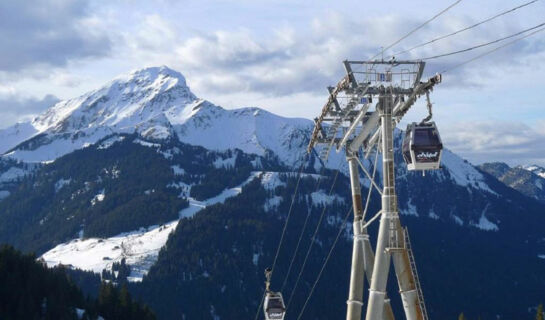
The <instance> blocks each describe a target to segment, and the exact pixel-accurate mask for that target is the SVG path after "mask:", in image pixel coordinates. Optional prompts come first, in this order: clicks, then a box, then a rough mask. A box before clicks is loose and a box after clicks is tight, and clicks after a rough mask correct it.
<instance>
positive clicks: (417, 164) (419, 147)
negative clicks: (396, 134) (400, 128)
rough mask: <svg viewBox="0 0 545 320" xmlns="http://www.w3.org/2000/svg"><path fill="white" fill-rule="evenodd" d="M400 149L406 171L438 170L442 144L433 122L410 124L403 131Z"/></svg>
mask: <svg viewBox="0 0 545 320" xmlns="http://www.w3.org/2000/svg"><path fill="white" fill-rule="evenodd" d="M402 149H403V159H404V160H405V163H407V169H409V170H436V169H439V167H440V164H441V153H442V150H443V144H442V143H441V137H440V136H439V131H438V130H437V126H436V125H435V122H427V123H416V122H413V123H410V124H409V125H408V126H407V131H405V137H404V139H403V148H402Z"/></svg>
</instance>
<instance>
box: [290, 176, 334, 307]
mask: <svg viewBox="0 0 545 320" xmlns="http://www.w3.org/2000/svg"><path fill="white" fill-rule="evenodd" d="M340 169H341V166H340V165H339V168H338V169H337V172H336V173H335V177H334V178H333V182H332V184H331V188H330V189H329V194H328V196H331V194H332V193H333V189H334V187H335V184H336V183H337V177H338V176H339V171H340ZM326 209H327V206H325V205H324V208H323V210H322V213H321V214H320V218H319V219H318V224H317V225H316V228H315V229H314V233H313V235H312V237H311V239H310V245H309V247H308V250H307V253H306V255H305V259H304V260H303V264H302V266H301V270H300V271H299V274H298V276H297V280H296V281H295V284H294V286H293V289H292V291H291V294H290V298H289V300H288V304H287V307H286V310H287V309H288V308H289V306H290V304H291V301H292V299H293V295H294V293H295V291H296V289H297V285H298V284H299V281H300V280H301V275H302V274H303V272H304V270H305V266H306V264H307V261H308V257H309V256H310V252H311V251H312V247H313V246H314V242H315V240H316V236H317V235H318V231H319V230H320V225H321V224H322V220H323V218H324V215H325V212H326Z"/></svg>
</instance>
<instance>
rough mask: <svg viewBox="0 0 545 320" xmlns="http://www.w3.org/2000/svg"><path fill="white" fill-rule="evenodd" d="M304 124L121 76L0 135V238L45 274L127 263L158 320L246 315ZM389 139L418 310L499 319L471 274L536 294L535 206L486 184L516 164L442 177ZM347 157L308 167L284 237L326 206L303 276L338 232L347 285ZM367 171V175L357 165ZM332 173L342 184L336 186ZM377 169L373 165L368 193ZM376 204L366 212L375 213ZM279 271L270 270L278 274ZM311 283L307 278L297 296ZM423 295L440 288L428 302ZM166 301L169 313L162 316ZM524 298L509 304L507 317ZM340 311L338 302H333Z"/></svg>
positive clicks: (447, 157) (543, 244)
mask: <svg viewBox="0 0 545 320" xmlns="http://www.w3.org/2000/svg"><path fill="white" fill-rule="evenodd" d="M312 127H313V122H312V121H311V120H307V119H294V118H284V117H280V116H277V115H274V114H272V113H270V112H267V111H265V110H262V109H259V108H241V109H235V110H226V109H223V108H221V107H219V106H216V105H214V104H213V103H212V102H209V101H206V100H203V99H200V98H197V97H196V96H195V95H194V94H193V93H192V92H191V91H190V89H189V87H188V86H187V83H186V80H185V78H184V77H183V76H182V75H181V74H180V73H178V72H176V71H173V70H171V69H169V68H167V67H158V68H147V69H142V70H138V71H135V72H132V73H130V74H128V75H124V76H121V77H118V78H116V79H114V80H113V81H111V82H109V83H107V84H106V85H104V86H103V87H102V88H100V89H98V90H95V91H92V92H89V93H86V94H84V95H82V96H81V97H78V98H74V99H70V100H66V101H61V102H59V103H57V104H56V105H54V106H52V107H51V108H50V109H48V110H47V111H46V112H44V113H43V114H41V115H39V116H38V117H36V118H35V119H34V120H32V121H30V122H28V123H20V124H17V125H15V126H12V127H10V128H7V129H5V130H1V131H0V149H1V150H2V151H3V152H5V154H4V155H3V156H2V157H0V242H9V243H12V244H14V245H15V246H17V247H18V248H21V249H23V250H26V251H34V252H36V253H37V254H38V255H40V256H42V258H44V260H45V261H46V262H47V263H48V265H50V266H51V265H57V264H64V265H69V266H72V267H74V268H81V269H84V270H90V271H93V272H97V273H100V272H101V270H107V271H108V270H109V269H110V268H113V265H114V264H118V263H119V262H120V261H122V260H124V261H126V263H127V265H129V267H130V268H131V272H130V276H129V279H127V280H129V281H132V282H131V285H132V286H134V287H132V288H133V290H135V293H138V294H139V295H140V296H141V297H142V299H145V300H146V302H149V303H151V304H152V305H153V306H154V307H156V308H158V309H159V310H161V317H162V318H165V319H168V318H173V317H180V314H182V315H184V316H185V315H187V317H186V318H188V319H206V318H209V314H208V311H207V314H206V315H203V313H202V312H203V311H202V310H214V314H215V315H221V317H222V318H225V319H229V318H237V317H238V318H249V317H252V316H253V314H251V315H250V313H252V311H253V310H251V311H250V310H249V309H248V305H250V306H251V308H250V309H255V308H254V305H255V307H256V308H257V304H259V301H256V300H258V299H257V298H255V297H254V296H258V295H259V293H258V291H259V290H258V289H259V288H260V286H261V285H262V270H263V269H264V268H265V267H266V266H267V265H268V264H270V261H271V259H272V258H273V257H272V254H273V253H274V249H275V248H274V247H273V245H274V244H275V243H276V240H277V237H278V236H279V230H281V229H282V223H283V221H284V219H285V217H286V212H287V211H288V208H289V206H290V202H291V196H292V193H293V190H294V187H295V184H296V177H297V172H294V171H297V168H299V164H300V163H301V161H302V159H303V158H304V157H305V149H306V145H307V139H308V136H309V135H310V132H311V130H312ZM401 143H402V132H401V131H397V132H396V137H395V149H396V154H395V157H396V167H395V169H396V186H397V191H398V196H399V210H400V213H401V219H402V220H403V223H404V224H405V223H406V225H408V226H409V229H410V231H411V234H412V235H414V236H413V237H414V242H415V251H416V253H415V254H416V255H417V263H418V266H419V270H424V271H425V272H424V273H423V274H422V275H421V278H422V280H423V285H424V287H425V289H428V288H429V287H432V289H431V291H427V290H425V292H430V293H429V296H428V295H427V296H426V299H427V300H428V299H429V300H428V301H431V304H432V305H433V304H435V305H436V306H437V307H436V308H435V310H431V311H430V312H431V313H432V314H435V315H437V317H438V318H448V317H450V316H452V315H457V313H456V312H458V313H459V312H460V311H462V310H468V311H471V310H473V311H475V312H477V311H476V308H473V307H472V306H470V305H467V307H465V309H460V308H458V307H456V306H455V305H453V304H450V305H449V306H447V305H444V304H442V303H443V302H444V301H453V300H452V299H454V300H456V299H457V298H456V297H452V296H450V295H452V294H454V293H457V292H458V293H460V292H463V293H464V296H466V295H468V294H469V295H472V296H473V297H474V298H475V299H481V300H479V301H481V302H482V304H481V305H491V306H492V305H493V306H495V308H496V307H497V308H496V309H498V308H500V307H501V306H503V305H506V304H505V302H506V301H508V300H509V299H508V298H509V297H507V296H505V297H504V296H503V295H499V294H498V295H497V296H496V297H495V298H494V299H496V300H486V299H487V298H486V297H485V296H481V295H480V294H481V293H482V292H481V291H480V290H483V291H484V292H486V291H490V290H492V291H494V292H496V291H498V288H497V286H496V285H497V281H494V279H484V280H478V281H475V283H477V282H478V283H479V286H476V285H469V284H467V283H465V282H464V281H465V279H466V278H464V277H466V276H467V275H466V273H465V272H469V271H468V270H473V271H472V272H474V273H477V271H478V270H480V268H481V266H482V269H483V270H484V269H487V270H486V272H491V270H495V273H496V274H507V273H508V274H521V273H514V272H511V271H512V270H511V269H517V268H523V269H524V270H525V272H524V275H525V276H524V277H523V278H520V279H519V278H517V279H511V278H506V279H504V280H503V281H502V282H501V283H510V284H513V286H515V287H513V288H511V287H510V288H511V289H512V290H516V289H517V288H516V286H518V285H521V286H525V288H527V289H528V288H529V289H528V290H529V291H531V292H535V291H536V290H535V286H540V285H542V283H543V284H545V279H543V277H542V275H541V274H540V273H539V272H537V271H535V270H541V269H542V263H543V262H545V261H544V260H543V259H542V258H541V257H542V256H543V255H545V234H544V233H543V229H542V227H541V226H540V223H541V222H540V221H543V219H544V216H543V215H542V214H541V213H542V211H543V205H542V204H540V203H538V202H537V201H533V200H532V199H529V198H527V197H526V196H524V195H522V194H521V193H519V192H517V191H515V190H513V189H512V188H511V187H510V186H506V185H505V184H504V183H502V182H500V181H498V179H497V178H495V177H496V176H497V174H496V173H495V172H497V173H498V174H499V173H501V174H502V175H504V174H506V173H507V172H509V171H510V170H512V168H505V167H504V166H501V165H498V166H494V171H493V172H489V171H487V170H484V169H483V168H476V167H474V166H473V165H472V164H471V163H469V162H467V161H466V160H464V159H462V158H461V157H459V156H457V155H456V154H455V153H453V152H451V151H450V150H448V149H446V150H445V151H444V153H443V156H442V169H441V170H437V171H433V172H428V173H426V175H425V176H422V175H421V174H420V173H415V172H409V171H408V170H407V168H406V166H405V165H404V164H403V160H402V157H401V154H400V152H399V151H400V146H401ZM343 158H344V154H343V153H342V152H341V153H336V152H334V151H333V152H332V153H331V156H330V159H329V161H328V162H327V163H325V168H322V165H321V162H320V161H319V160H318V159H317V158H316V156H315V155H314V154H311V155H310V156H309V160H308V163H307V165H306V166H305V167H303V169H304V174H303V179H302V182H301V185H300V186H299V190H300V191H299V192H300V194H299V196H298V197H297V198H296V199H295V202H294V208H295V209H294V215H293V218H292V221H293V222H290V224H291V223H293V225H290V227H289V230H288V234H287V235H286V236H287V237H288V239H289V242H288V243H295V242H296V241H297V235H298V234H297V232H298V231H299V230H300V228H301V227H302V225H303V224H304V223H306V222H304V221H305V217H306V216H307V214H308V216H309V218H308V219H309V221H310V222H309V223H310V225H312V224H315V225H316V224H318V223H319V222H318V221H321V220H319V218H318V217H319V216H320V213H321V212H322V211H323V210H325V209H327V214H328V215H327V216H326V218H325V219H324V221H323V227H322V229H321V230H320V233H319V237H318V238H317V239H316V243H317V244H319V245H317V246H316V247H317V249H316V252H315V253H313V255H312V256H311V258H310V259H311V260H310V261H312V263H309V265H312V267H311V268H314V267H315V266H316V267H317V266H319V264H320V263H321V261H323V260H322V259H323V256H324V255H325V254H326V253H327V250H328V246H329V244H331V243H332V241H333V239H334V236H335V234H336V232H337V229H338V228H339V227H341V228H344V229H343V230H348V232H346V233H345V234H344V235H345V236H344V237H343V239H344V240H345V241H343V242H342V244H340V249H339V250H340V253H339V254H340V255H341V258H339V259H338V261H337V262H334V264H333V266H332V267H331V268H332V270H334V271H335V274H345V273H346V272H345V271H346V265H345V264H344V262H347V261H349V259H348V258H347V257H348V255H349V254H350V250H351V249H350V248H351V236H350V231H349V230H351V222H348V223H344V222H343V221H344V212H346V211H347V208H348V207H349V206H350V203H351V200H350V199H351V198H350V194H349V188H348V184H349V181H348V177H347V175H346V173H347V171H346V162H345V161H344V159H343ZM379 159H380V157H379ZM363 162H364V165H365V166H367V167H368V168H369V169H371V166H372V165H371V162H370V161H369V160H363ZM336 169H339V170H340V172H341V174H340V175H339V179H338V181H337V182H336V183H337V184H336V185H335V184H334V183H333V181H334V179H333V175H334V172H335V170H336ZM520 170H523V171H524V172H525V173H526V174H528V175H532V176H536V175H535V174H534V173H532V172H530V171H528V170H534V171H535V170H538V168H528V170H525V169H520ZM381 172H382V168H381V164H380V161H379V165H378V166H377V174H378V177H379V178H378V179H377V180H379V181H380V176H381ZM536 177H537V176H536ZM538 178H539V177H538ZM539 179H541V178H539ZM362 184H363V188H364V190H363V191H364V192H365V194H366V190H365V189H366V188H368V187H369V182H368V180H367V179H365V178H364V177H363V176H362ZM329 188H331V189H329ZM373 197H375V198H373V201H372V202H371V209H370V210H371V211H373V212H371V213H370V214H374V213H375V212H377V211H378V206H377V204H378V203H380V200H379V199H378V197H376V195H373ZM536 221H537V222H536ZM373 227H374V226H373ZM308 232H310V229H309V231H308ZM370 232H371V233H373V232H374V229H373V228H371V230H370ZM413 232H414V233H413ZM271 239H272V240H271ZM475 243H478V244H479V246H475ZM288 247H289V246H288ZM499 248H503V249H502V250H499ZM292 249H293V248H291V247H289V248H287V249H285V250H288V251H290V250H292ZM288 253H289V252H287V253H286V252H285V253H283V259H284V260H285V259H286V258H285V255H286V254H288ZM419 255H420V257H419ZM506 256H508V257H510V259H509V261H513V263H512V264H510V263H508V262H505V260H506V259H505V257H506ZM483 257H485V258H484V260H485V262H482V263H481V264H479V261H480V260H482V259H483ZM421 258H422V259H421ZM310 261H309V262H310ZM420 261H422V262H420ZM517 261H524V263H521V264H520V265H518V264H516V262H517ZM454 265H455V266H456V268H453V269H452V270H450V271H449V274H451V275H452V277H451V278H452V280H445V279H436V278H435V277H434V275H435V274H436V270H439V269H441V268H450V266H454ZM286 267H287V266H286V261H281V262H280V264H279V268H280V270H282V268H284V269H285V268H286ZM502 268H504V269H502ZM505 269H507V270H510V271H509V272H506V270H505ZM475 270H477V271H475ZM112 271H113V270H112ZM313 271H316V273H317V271H318V270H313ZM462 272H464V273H462ZM483 272H484V271H483ZM313 274H315V273H312V274H310V275H305V276H304V278H305V277H306V278H305V286H306V284H309V283H312V281H313V279H312V275H313ZM476 277H477V276H476ZM479 277H481V278H482V277H483V275H482V274H480V275H479ZM451 278H449V279H451ZM328 279H329V280H328ZM461 279H464V281H462V280H461ZM535 279H537V280H535ZM534 280H535V282H536V283H535V284H534V283H532V282H531V281H534ZM324 281H326V282H327V281H330V282H329V284H332V283H335V281H336V279H335V277H330V278H327V277H326V279H325V280H324ZM434 283H441V284H445V286H446V283H448V285H449V286H450V287H449V288H448V289H445V288H442V289H441V287H440V286H439V287H437V288H439V289H441V290H439V289H437V291H435V292H434V291H433V288H434V287H435V286H433V284H434ZM341 286H344V282H343V284H342V285H341ZM332 287H333V286H332ZM336 287H337V288H338V285H336ZM463 288H470V289H468V290H470V292H465V291H464V290H463ZM340 289H342V290H341V291H342V292H346V290H347V289H346V288H344V287H342V288H340ZM340 289H339V290H340ZM184 290H185V291H184ZM528 290H527V291H528ZM532 290H533V291H532ZM188 292H192V293H194V294H187V293H188ZM248 292H250V293H251V294H248ZM335 292H336V293H334V294H332V295H333V296H331V295H330V294H329V293H317V294H318V295H319V297H320V299H334V300H335V301H336V300H339V299H340V300H342V299H344V298H345V297H341V296H340V295H339V294H338V292H337V291H335ZM212 296H213V297H216V298H217V299H215V300H216V301H223V300H222V299H223V298H221V297H225V296H229V297H243V298H240V299H236V301H235V300H232V299H231V300H230V301H231V304H232V305H231V304H227V303H225V304H223V305H222V304H221V302H216V303H215V304H214V305H206V303H207V302H206V301H207V300H209V299H205V298H204V297H212ZM168 299H172V300H173V301H171V302H172V303H169V304H168V305H165V303H166V302H165V301H168ZM502 299H503V300H502ZM533 299H535V297H534V296H533V295H532V296H531V297H529V298H528V297H527V299H526V300H525V299H524V298H521V299H520V301H515V302H516V305H517V307H516V312H515V313H514V314H516V317H518V316H519V315H520V314H521V313H520V312H522V313H524V312H526V311H520V310H527V308H528V307H530V306H532V305H533V304H534V302H535V301H534V300H533ZM340 300H339V301H337V302H339V304H338V305H340V306H342V305H344V300H343V301H340ZM529 300H531V302H528V301H529ZM175 301H177V302H176V303H175ZM457 301H458V300H457ZM300 302H303V301H300ZM515 302H513V303H515ZM336 305H337V304H336ZM534 305H535V304H534ZM456 308H458V309H456ZM471 308H473V309H471ZM314 309H315V310H314V311H312V312H313V313H312V314H311V315H309V316H310V317H311V318H312V316H314V318H324V317H325V318H335V316H333V315H334V314H335V313H333V310H322V309H320V308H319V306H316V308H314ZM241 310H243V311H241ZM492 311H494V312H498V313H496V314H499V313H501V314H509V312H511V311H510V310H508V309H502V310H501V311H497V310H492ZM519 311H520V312H519ZM237 312H238V313H237ZM240 312H243V314H244V316H242V317H241V316H240ZM320 312H324V316H319V314H320ZM517 312H518V313H517ZM246 315H248V316H246ZM516 317H515V318H516ZM212 318H213V317H212ZM484 318H487V317H484Z"/></svg>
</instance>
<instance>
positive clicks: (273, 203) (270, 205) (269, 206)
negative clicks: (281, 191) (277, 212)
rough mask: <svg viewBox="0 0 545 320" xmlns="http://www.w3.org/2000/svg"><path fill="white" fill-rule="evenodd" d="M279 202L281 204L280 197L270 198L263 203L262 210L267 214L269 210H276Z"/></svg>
mask: <svg viewBox="0 0 545 320" xmlns="http://www.w3.org/2000/svg"><path fill="white" fill-rule="evenodd" d="M281 202H282V197H280V196H274V197H272V198H268V199H267V200H266V201H265V204H264V205H263V209H264V210H265V211H266V212H269V211H271V210H274V209H276V208H278V206H279V205H280V203H281Z"/></svg>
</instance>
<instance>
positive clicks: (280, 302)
mask: <svg viewBox="0 0 545 320" xmlns="http://www.w3.org/2000/svg"><path fill="white" fill-rule="evenodd" d="M263 311H264V312H265V319H266V320H284V316H285V315H286V306H285V305H284V298H282V294H281V293H280V292H272V291H269V292H267V295H266V296H265V301H264V303H263Z"/></svg>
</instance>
